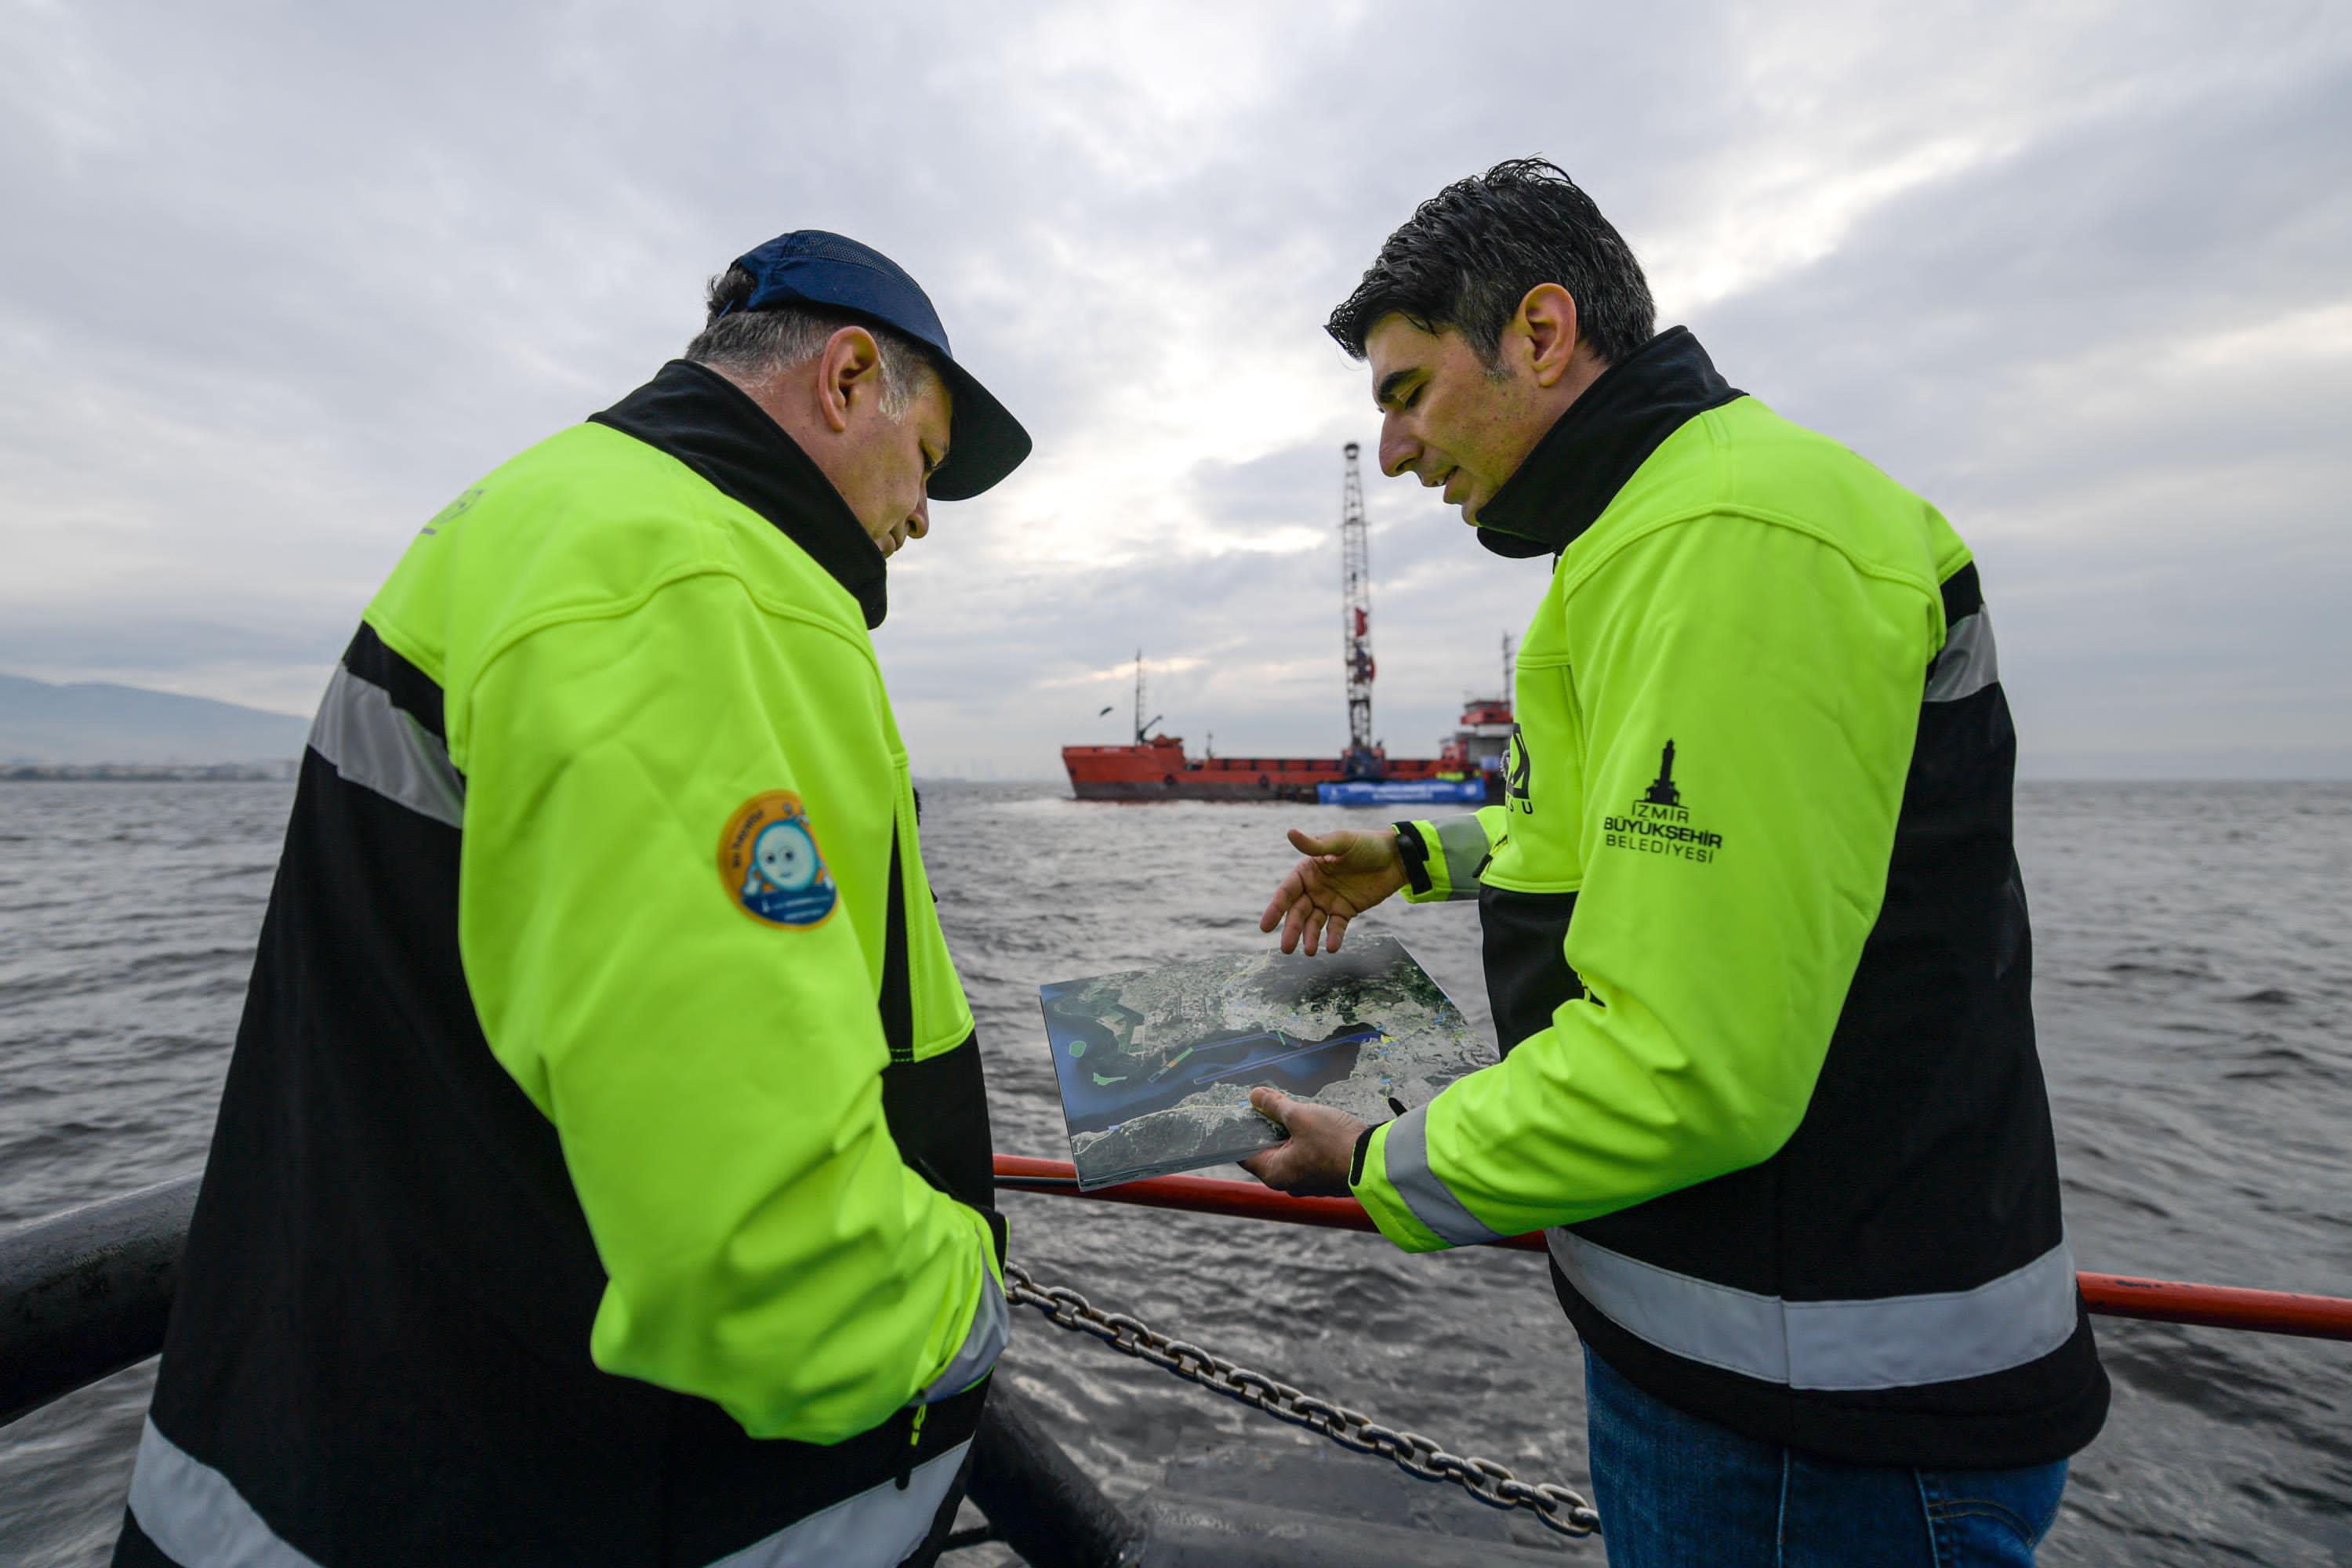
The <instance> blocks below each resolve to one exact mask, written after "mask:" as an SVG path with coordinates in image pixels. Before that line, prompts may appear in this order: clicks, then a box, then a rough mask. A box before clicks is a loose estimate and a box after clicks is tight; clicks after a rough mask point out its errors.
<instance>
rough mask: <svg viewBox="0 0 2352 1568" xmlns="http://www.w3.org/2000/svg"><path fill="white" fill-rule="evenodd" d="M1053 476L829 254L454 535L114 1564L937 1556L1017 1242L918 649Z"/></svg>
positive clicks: (317, 849)
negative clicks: (919, 757)
mask: <svg viewBox="0 0 2352 1568" xmlns="http://www.w3.org/2000/svg"><path fill="white" fill-rule="evenodd" d="M1028 450H1029V437H1028V436H1027V435H1026V434H1025V433H1024V431H1023V430H1022V428H1021V426H1020V425H1019V424H1018V423H1017V422H1015V421H1014V420H1013V416H1011V415H1010V414H1008V413H1006V412H1005V410H1004V409H1003V406H1002V405H999V404H998V403H997V401H996V400H995V399H994V398H993V397H992V396H991V395H989V394H988V392H987V391H986V390H985V389H984V388H982V386H981V385H980V384H979V383H978V382H977V381H976V380H974V379H973V378H972V376H971V374H970V373H969V372H968V371H966V370H964V369H963V368H962V367H961V365H959V364H958V363H956V361H955V359H954V357H953V356H952V355H951V354H950V352H949V348H948V339H947V333H946V331H945V329H944V328H943V327H942V326H941V325H940V320H939V316H938V314H937V312H936V311H935V310H933V309H932V308H931V303H930V301H929V299H928V298H926V297H925V296H924V294H923V291H922V290H921V289H919V288H918V287H917V286H916V284H915V282H914V280H913V279H911V278H909V277H908V276H907V275H906V273H904V272H903V271H901V270H899V268H898V267H897V266H895V265H894V264H892V263H891V262H890V261H889V260H888V258H885V257H884V256H882V255H881V254H880V253H879V252H877V251H875V250H872V249H870V248H869V247H866V246H862V245H859V244H857V243H856V242H855V241H852V240H847V239H844V238H843V237H840V236H838V235H832V234H824V233H821V232H817V231H814V230H810V231H803V232H801V233H797V234H789V235H785V236H782V237H780V238H777V239H774V240H771V241H770V242H768V243H767V244H765V245H762V246H761V247H759V248H758V249H756V250H753V251H751V253H749V254H748V255H746V256H744V257H743V258H740V260H738V261H737V262H736V263H735V264H734V266H732V267H731V268H729V269H728V270H727V271H726V272H725V273H724V274H723V275H722V276H721V277H720V278H719V279H717V280H716V282H715V283H714V284H713V286H712V289H711V293H710V303H709V318H708V321H707V324H706V326H705V328H704V330H703V331H702V332H701V334H700V335H699V336H698V337H697V338H696V339H695V340H694V342H693V343H692V344H691V345H690V346H689V347H688V351H687V353H686V357H685V358H684V359H682V360H677V361H673V362H672V363H669V364H668V365H667V366H665V367H664V368H663V369H662V370H661V372H660V373H659V374H656V376H655V377H654V378H653V379H652V380H651V381H649V382H647V383H646V384H645V385H643V386H641V387H639V388H638V389H637V390H636V391H635V392H633V393H631V394H629V395H627V396H626V397H625V398H623V399H622V400H621V401H620V402H618V403H616V404H614V405H613V406H612V407H611V408H608V409H606V410H605V411H604V412H603V413H601V414H598V415H596V416H593V417H592V418H591V419H589V420H588V421H586V422H585V423H583V424H581V425H578V426H573V427H572V428H571V429H568V430H565V431H562V432H561V433H559V434H557V435H555V436H553V437H550V438H549V439H547V440H545V441H543V442H541V443H540V444H539V445H538V446H536V447H531V448H530V450H529V451H527V452H524V453H523V454H522V455H521V456H520V457H517V458H514V459H512V460H511V461H509V462H508V463H507V464H506V465H504V466H503V467H501V468H499V469H497V470H496V471H494V472H493V473H491V474H490V475H489V476H488V477H487V478H485V479H481V480H480V481H479V482H478V483H477V484H475V485H474V486H472V487H471V488H469V489H467V490H466V491H465V492H464V493H463V494H462V495H460V496H459V497H458V498H457V500H455V501H454V502H452V503H451V504H450V505H449V506H448V507H446V509H444V510H442V512H441V513H440V514H439V515H438V516H437V517H436V518H434V519H433V521H431V522H429V523H428V524H426V525H425V528H424V530H423V531H421V532H420V533H419V535H418V536H417V539H416V541H415V543H414V544H412V545H411V546H410V548H409V550H408V552H407V554H406V555H405V556H404V558H403V560H402V561H401V563H400V564H399V566H398V567H397V568H396V569H395V570H394V573H393V574H392V576H391V578H390V580H389V581H387V582H386V583H385V584H384V585H383V589H382V590H381V591H380V592H379V593H378V594H377V595H376V596H375V598H374V600H373V603H371V604H370V605H368V607H367V610H366V613H365V615H364V616H363V618H362V622H361V625H360V629H359V633H358V635H357V636H356V637H353V639H352V644H351V647H349V649H347V650H346V651H345V653H344V655H343V658H342V662H341V665H340V666H339V667H338V668H337V669H336V671H335V675H334V679H333V681H332V682H331V684H330V686H329V687H328V689H327V695H326V700H325V701H324V702H323V703H322V704H321V706H320V710H319V718H318V722H317V724H316V725H315V726H314V727H313V729H312V731H311V734H310V749H309V750H308V752H306V753H305V755H304V757H303V761H302V773H301V783H300V785H299V789H298V791H297V794H296V796H295V802H294V815H293V821H292V824H291V826H290V827H289V831H288V834H287V841H286V848H285V853H284V856H283V857H282V858H281V860H280V862H279V866H278V880H277V884H276V886H275V888H274V889H273V890H272V892H271V895H270V902H269V912H268V920H267V921H266V923H265V925H264V927H263V930H262V935H261V944H260V951H259V953H258V955H257V959H256V962H255V965H254V973H253V984H252V987H251V990H250V993H249V994H248V995H247V1001H246V1009H245V1017H244V1021H243V1024H242V1025H241V1026H240V1027H239V1029H238V1031H237V1040H236V1054H235V1056H234V1058H232V1059H231V1062H230V1065H229V1075H228V1084H227V1088H226V1092H225V1093H224V1095H223V1097H222V1100H221V1110H220V1121H219V1124H218V1127H217V1128H216V1130H215V1133H214V1138H213V1146H212V1155H211V1160H210V1163H208V1164H207V1166H206V1167H205V1180H204V1189H203V1193H202V1194H201V1196H200V1197H199V1198H198V1200H197V1204H196V1211H195V1218H194V1226H193V1228H192V1230H191V1231H190V1234H189V1239H188V1249H187V1255H186V1261H185V1263H184V1268H183V1273H182V1277H181V1283H180V1287H179V1292H178V1299H177V1301H176V1302H175V1304H174V1307H173V1313H172V1324H171V1332H170V1338H169V1341H168V1342H167V1343H166V1345H165V1347H164V1352H163V1370H162V1373H161V1375H160V1377H159V1380H158V1382H157V1384H156V1389H155V1397H154V1403H153V1405H152V1408H151V1410H150V1412H149V1418H148V1421H147V1425H146V1428H145V1431H144V1432H143V1434H142V1437H141V1441H140V1446H139V1458H138V1463H137V1468H136V1469H135V1471H134V1473H133V1475H132V1478H131V1496H130V1506H129V1512H128V1517H127V1519H126V1520H125V1522H124V1527H123V1531H122V1537H121V1544H120V1545H119V1546H118V1547H117V1549H116V1554H115V1561H116V1563H119V1564H142V1565H144V1564H167V1563H169V1564H177V1565H179V1568H216V1565H220V1568H226V1565H227V1564H232V1563H234V1564H240V1565H254V1568H372V1565H379V1564H387V1565H388V1564H395V1563H397V1564H407V1563H436V1564H438V1563H447V1564H457V1563H485V1564H488V1563H497V1564H500V1565H501V1568H519V1565H520V1568H530V1565H532V1564H542V1565H545V1568H577V1565H579V1564H585V1563H600V1564H612V1565H614V1568H693V1565H696V1564H712V1565H720V1564H724V1565H725V1568H791V1565H794V1564H819V1563H822V1564H826V1565H834V1564H839V1565H842V1568H892V1565H897V1564H908V1563H930V1562H932V1561H933V1560H934V1559H936V1558H937V1557H938V1555H939V1553H940V1549H941V1545H942V1543H943V1542H944V1541H945V1539H946V1535H947V1531H948V1529H949V1527H950V1523H951V1521H952V1520H953V1518H954V1515H955V1510H956V1506H957V1502H958V1500H960V1498H961V1495H962V1490H963V1477H964V1471H965V1467H966V1465H967V1462H968V1457H969V1453H970V1448H971V1437H972V1435H973V1433H974V1431H975V1430H976V1429H977V1427H978V1425H979V1421H980V1415H981V1406H982V1402H983V1401H984V1400H985V1399H986V1397H987V1378H988V1375H989V1372H990V1369H991V1367H992V1365H993V1364H994V1362H995V1360H996V1356H997V1352H999V1351H1000V1350H1001V1349H1002V1348H1003V1344H1004V1339H1005V1332H1006V1329H1007V1314H1006V1308H1005V1300H1004V1289H1003V1246H1004V1233H1003V1223H1002V1222H1001V1221H1000V1220H999V1219H998V1218H997V1216H996V1215H995V1214H994V1213H993V1211H992V1207H991V1204H992V1192H993V1188H992V1178H991V1163H992V1162H991V1149H990V1140H989V1129H988V1112H987V1104H986V1100H985V1096H984V1094H983V1090H982V1080H981V1067H980V1055H979V1047H978V1044H977V1042H976V1041H975V1039H974V1037H973V1028H972V1018H971V1007H970V1006H969V1005H968V1004H967V1003H966V1001H965V999H964V994H963V989H962V986H961V984H960V983H959V982H958V980H957V978H956V973H955V966H954V963H953V962H952V961H951V960H950V957H949V955H948V949H947V942H946V939H945V937H944V936H943V935H942V934H941V932H940V923H939V917H938V915H937V914H936V912H935V911H934V909H933V901H932V899H931V896H930V890H929V883H928V882H927V880H926V879H925V877H924V873H923V857H922V848H921V845H920V842H919V837H918V833H917V826H916V814H915V804H914V796H913V790H912V786H911V785H910V784H909V783H908V761H907V751H906V747H905V746H904V744H902V743H901V742H900V741H899V738H898V727H897V724H896V722H895V721H894V720H893V718H892V716H891V711H890V702H889V697H888V694H887V692H885V690H884V689H883V686H882V679H881V674H880V671H879V670H878V668H877V666H876V663H875V658H874V649H873V646H872V644H871V643H870V641H869V640H868V633H869V632H870V631H871V630H872V629H873V628H874V627H876V626H879V625H880V624H881V622H882V617H883V610H884V603H885V596H884V587H885V575H886V574H885V561H886V559H887V556H888V555H889V554H890V553H891V552H893V551H895V550H897V549H898V548H899V547H901V546H902V545H903V544H904V543H905V542H907V541H908V540H909V539H917V538H920V537H922V536H923V534H924V533H925V532H926V531H928V529H929V521H930V512H929V501H930V500H934V499H936V500H958V499H961V498H962V497H965V496H971V495H976V494H978V493H979V492H981V491H982V490H984V489H988V488H989V487H990V486H991V485H992V484H994V483H996V482H997V481H998V480H999V479H1003V477H1004V476H1005V475H1006V474H1007V473H1009V472H1010V471H1011V470H1012V469H1013V468H1014V467H1015V466H1016V465H1018V464H1019V463H1020V462H1021V460H1022V458H1024V456H1025V455H1026V454H1027V452H1028Z"/></svg>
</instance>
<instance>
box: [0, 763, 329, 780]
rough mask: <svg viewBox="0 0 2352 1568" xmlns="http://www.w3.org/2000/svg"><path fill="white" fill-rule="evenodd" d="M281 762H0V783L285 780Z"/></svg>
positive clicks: (290, 767) (288, 775) (287, 770)
mask: <svg viewBox="0 0 2352 1568" xmlns="http://www.w3.org/2000/svg"><path fill="white" fill-rule="evenodd" d="M295 766H296V764H295V763H293V762H292V761H290V760H289V761H287V762H282V763H0V784H90V783H99V784H223V783H229V784H236V783H247V784H259V783H264V782H270V781H274V782H277V783H281V784H283V783H289V782H291V781H292V779H293V777H294V772H295Z"/></svg>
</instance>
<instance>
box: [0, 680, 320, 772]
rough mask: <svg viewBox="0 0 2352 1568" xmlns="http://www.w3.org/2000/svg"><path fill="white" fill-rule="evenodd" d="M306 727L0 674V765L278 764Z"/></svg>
mask: <svg viewBox="0 0 2352 1568" xmlns="http://www.w3.org/2000/svg"><path fill="white" fill-rule="evenodd" d="M309 735H310V721H309V720H307V719H295V718H290V717H289V716H288V715H286V714H283V713H270V712H265V711H264V710H261V709H258V708H240V707H238V706H237V705H236V704H235V703H233V702H215V701H212V700H210V699H208V698H203V697H174V696H173V695H172V694H171V693H170V692H166V691H147V690H143V689H141V688H139V687H136V686H104V685H98V684H77V685H72V686H51V685H49V684H48V683H47V682H46V681H40V680H26V679H24V678H23V677H21V676H15V675H0V765H5V764H8V763H47V764H52V765H58V764H86V763H142V764H153V763H196V764H205V763H282V762H292V761H293V760H295V759H296V758H298V757H299V756H300V755H301V754H302V745H303V742H304V741H305V740H306V739H307V738H308V737H309Z"/></svg>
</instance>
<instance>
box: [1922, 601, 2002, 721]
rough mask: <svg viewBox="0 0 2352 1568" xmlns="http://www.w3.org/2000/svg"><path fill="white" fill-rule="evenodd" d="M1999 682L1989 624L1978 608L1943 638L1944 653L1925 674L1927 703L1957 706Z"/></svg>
mask: <svg viewBox="0 0 2352 1568" xmlns="http://www.w3.org/2000/svg"><path fill="white" fill-rule="evenodd" d="M1999 679H2000V659H1999V658H1997V657H1996V656H1995V654H1994V651H1993V646H1992V622H1991V621H1990V619H1989V618H1988V617H1987V616H1986V615H1985V612H1984V611H1983V610H1982V609H1981V608H1979V609H1976V610H1972V611H1970V612H1969V614H1967V615H1965V616H1961V617H1960V618H1959V619H1958V620H1957V621H1954V622H1953V623H1952V626H1951V629H1950V630H1949V631H1948V632H1947V633H1946V634H1945V637H1944V651H1943V652H1941V653H1939V654H1937V656H1936V662H1935V664H1934V665H1933V666H1932V667H1931V668H1929V669H1928V671H1927V700H1928V701H1930V702H1958V700H1960V699H1961V698H1963V697H1973V696H1975V695H1976V694H1977V693H1978V692H1979V691H1982V690H1983V689H1985V688H1986V687H1988V686H1990V685H1991V684H1992V683H1993V682H1994V681H1996V680H1999Z"/></svg>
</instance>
